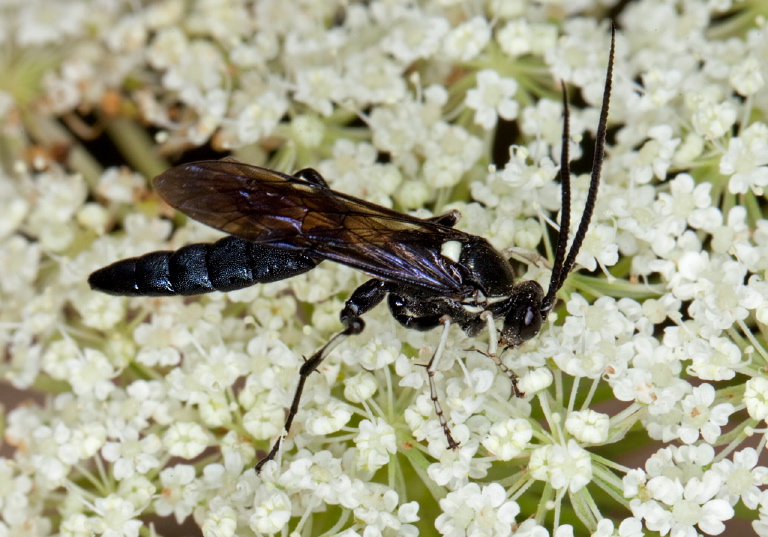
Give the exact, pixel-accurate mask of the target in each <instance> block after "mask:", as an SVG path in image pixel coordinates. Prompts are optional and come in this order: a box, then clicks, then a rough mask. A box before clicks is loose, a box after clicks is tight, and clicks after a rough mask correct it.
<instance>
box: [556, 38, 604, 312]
mask: <svg viewBox="0 0 768 537" xmlns="http://www.w3.org/2000/svg"><path fill="white" fill-rule="evenodd" d="M615 50H616V26H615V24H613V23H611V50H610V52H609V54H608V69H607V70H606V74H605V89H604V90H603V104H602V106H601V107H600V121H599V122H598V124H597V132H596V134H595V156H594V157H593V160H592V175H591V178H590V181H589V192H588V193H587V201H586V203H585V204H584V212H583V213H582V215H581V221H580V222H579V227H578V229H577V230H576V234H575V235H574V237H573V243H572V244H571V249H570V250H568V256H567V257H566V258H565V260H564V261H563V260H562V259H563V255H564V252H565V244H566V242H567V241H568V222H569V218H570V199H571V198H570V196H571V186H570V185H571V181H570V167H569V165H568V160H567V158H568V150H567V146H568V132H567V130H568V103H567V98H566V94H565V89H563V99H564V103H565V105H564V112H565V119H564V121H563V151H562V158H561V162H560V181H561V184H562V186H561V188H562V196H563V201H562V206H563V207H562V210H561V217H560V236H559V237H558V240H557V252H556V254H555V265H554V267H553V269H552V276H551V278H550V280H549V289H548V290H547V296H545V297H544V300H543V301H542V306H541V311H542V314H544V315H545V316H546V314H547V313H549V310H551V309H552V305H553V304H554V302H555V295H556V294H557V292H558V291H559V290H560V288H561V287H562V286H563V283H564V282H565V278H566V277H567V276H568V273H569V272H570V271H571V269H572V268H573V264H574V262H575V261H576V256H577V255H578V254H579V249H581V244H582V243H583V242H584V237H585V236H586V234H587V228H588V227H589V222H590V220H591V219H592V213H593V212H594V210H595V200H596V199H597V189H598V187H599V186H600V172H601V171H602V168H603V158H604V156H605V131H606V129H607V123H608V108H609V105H610V101H611V83H612V77H613V57H614V54H615ZM561 262H562V263H561Z"/></svg>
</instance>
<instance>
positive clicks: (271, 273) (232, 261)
mask: <svg viewBox="0 0 768 537" xmlns="http://www.w3.org/2000/svg"><path fill="white" fill-rule="evenodd" d="M316 265H317V262H316V261H315V260H313V259H312V258H311V257H309V256H307V255H306V254H304V253H302V252H301V251H296V250H286V249H282V248H277V247H275V246H272V245H269V244H256V243H253V242H249V241H245V240H242V239H238V238H236V237H225V238H223V239H221V240H219V241H217V242H215V243H213V244H190V245H188V246H184V247H183V248H180V249H178V250H176V251H160V252H152V253H149V254H146V255H142V256H140V257H132V258H129V259H123V260H122V261H118V262H116V263H112V264H111V265H109V266H106V267H104V268H102V269H100V270H97V271H96V272H94V273H93V274H91V276H90V277H89V278H88V283H89V284H90V286H91V288H92V289H95V290H97V291H102V292H104V293H108V294H111V295H118V296H170V295H197V294H200V293H209V292H211V291H233V290H235V289H242V288H243V287H248V286H250V285H253V284H255V283H269V282H274V281H278V280H282V279H285V278H291V277H293V276H296V275H298V274H302V273H304V272H307V271H308V270H311V269H312V268H314V267H315V266H316Z"/></svg>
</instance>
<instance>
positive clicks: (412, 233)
mask: <svg viewBox="0 0 768 537" xmlns="http://www.w3.org/2000/svg"><path fill="white" fill-rule="evenodd" d="M154 186H155V188H156V189H157V191H158V193H159V194H160V196H161V197H162V198H163V199H164V200H165V201H166V202H167V203H168V204H169V205H171V206H172V207H175V208H176V209H178V210H179V211H181V212H182V213H184V214H186V215H188V216H190V217H192V218H194V219H195V220H198V221H200V222H202V223H204V224H207V225H209V226H211V227H214V228H216V229H220V230H222V231H225V232H226V233H229V234H231V235H234V236H236V237H240V238H241V239H245V240H248V241H251V242H258V243H273V244H275V246H278V247H281V248H288V249H307V250H310V251H311V255H313V256H316V257H318V258H321V259H330V260H332V261H336V262H338V263H343V264H345V265H349V266H351V267H354V268H357V269H360V270H362V271H365V272H367V273H369V274H372V275H374V276H376V277H378V278H381V279H384V280H388V281H393V282H398V283H405V284H410V285H414V286H417V287H422V288H428V289H432V290H434V291H437V292H440V293H445V294H454V293H458V292H460V291H461V290H462V289H463V285H462V281H463V277H462V272H461V270H460V268H459V265H458V263H455V262H453V261H451V260H450V259H448V258H446V257H444V256H442V255H440V248H441V246H442V244H443V243H445V242H446V241H459V242H462V243H466V242H470V241H472V240H477V238H476V237H473V236H472V235H468V234H466V233H463V232H461V231H458V230H455V229H452V228H450V227H447V226H444V225H440V224H437V223H435V222H430V221H427V220H422V219H419V218H415V217H412V216H409V215H407V214H402V213H398V212H397V211H393V210H391V209H387V208H385V207H381V206H379V205H376V204H373V203H369V202H366V201H363V200H360V199H357V198H354V197H352V196H347V195H345V194H341V193H339V192H334V191H333V190H330V189H329V188H328V187H327V186H325V185H324V184H320V183H315V182H313V181H308V180H306V179H304V178H302V177H293V176H290V175H286V174H282V173H280V172H276V171H273V170H268V169H265V168H259V167H257V166H250V165H248V164H243V163H241V162H237V161H235V160H231V159H224V160H211V161H201V162H193V163H190V164H184V165H181V166H177V167H175V168H171V169H170V170H168V171H166V172H164V173H162V174H160V175H159V176H157V177H156V178H155V180H154Z"/></svg>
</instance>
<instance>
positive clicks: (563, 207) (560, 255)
mask: <svg viewBox="0 0 768 537" xmlns="http://www.w3.org/2000/svg"><path fill="white" fill-rule="evenodd" d="M560 87H561V88H562V94H563V141H562V149H561V151H560V198H561V202H560V234H559V235H558V237H557V249H556V251H555V262H554V264H553V265H552V275H551V276H550V277H549V289H548V290H547V296H546V298H545V299H544V301H543V302H542V308H541V309H542V310H543V311H546V312H548V311H549V310H550V309H551V308H552V305H553V303H554V298H555V293H557V291H558V290H559V289H560V287H562V285H563V281H564V280H565V276H564V274H563V259H564V258H565V248H566V246H568V231H569V227H570V223H571V165H570V162H569V159H570V157H569V154H568V145H569V143H570V137H571V135H570V128H571V127H570V116H571V114H570V110H569V108H568V89H567V88H566V87H565V82H563V81H562V80H561V81H560ZM566 274H567V273H566ZM553 290H554V291H553Z"/></svg>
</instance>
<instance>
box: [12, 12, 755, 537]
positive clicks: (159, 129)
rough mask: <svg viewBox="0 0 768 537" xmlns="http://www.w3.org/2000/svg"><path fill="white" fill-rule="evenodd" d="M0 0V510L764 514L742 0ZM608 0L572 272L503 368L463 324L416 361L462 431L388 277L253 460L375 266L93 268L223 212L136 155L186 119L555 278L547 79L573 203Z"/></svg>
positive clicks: (241, 149)
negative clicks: (165, 190)
mask: <svg viewBox="0 0 768 537" xmlns="http://www.w3.org/2000/svg"><path fill="white" fill-rule="evenodd" d="M6 4H7V5H5V6H4V7H3V8H2V9H1V10H0V12H2V15H3V16H2V17H0V44H2V45H3V49H4V51H5V52H4V55H3V57H2V59H0V66H2V73H3V77H2V82H0V147H2V148H3V151H2V152H0V162H1V163H2V166H0V207H1V208H2V209H0V269H2V270H1V271H0V304H2V307H0V352H1V353H2V356H3V358H4V359H3V360H2V361H1V362H0V382H2V383H3V384H2V386H3V388H2V390H0V391H2V392H5V391H7V392H9V395H8V396H7V397H6V395H5V394H3V398H2V403H3V404H4V405H7V409H8V411H7V412H6V415H5V419H4V420H2V421H0V428H1V430H2V432H3V438H4V440H5V443H6V445H7V446H8V447H9V448H12V450H13V452H12V453H10V452H6V453H8V454H6V455H5V456H4V457H2V458H0V537H5V536H6V535H7V536H15V535H24V536H27V535H34V536H40V537H42V536H46V535H61V536H63V537H70V536H71V537H75V536H86V535H105V536H109V537H112V536H125V537H134V536H136V535H138V534H139V533H140V532H141V533H142V534H148V535H153V534H160V533H161V530H159V529H157V528H155V527H154V526H152V527H150V525H151V524H157V521H158V520H159V517H164V518H166V519H168V518H170V517H172V520H170V523H171V524H172V523H174V522H175V523H176V524H177V525H179V526H180V525H181V524H182V523H185V521H186V522H193V523H194V524H196V525H197V526H198V527H199V528H201V530H202V532H203V533H204V534H205V535H206V536H208V537H231V536H234V535H257V534H258V535H261V534H278V533H279V534H282V535H315V534H327V535H344V536H347V537H353V536H357V535H365V536H366V537H374V536H378V535H404V536H413V535H417V534H419V533H424V534H432V533H434V532H435V531H437V532H438V533H440V534H441V535H446V536H451V537H460V536H461V537H463V536H472V537H481V536H502V537H503V536H508V535H516V536H531V537H533V536H536V537H541V536H545V535H552V536H557V537H570V536H572V535H588V534H589V535H592V536H595V537H616V536H620V537H637V536H640V535H643V534H644V533H643V532H644V531H652V532H658V533H659V534H661V535H667V534H670V535H675V536H682V537H688V536H691V537H694V536H696V535H697V534H700V533H703V534H707V535H718V534H723V533H725V532H727V531H728V529H729V524H730V523H732V522H731V519H733V518H734V517H735V516H736V515H735V513H737V512H747V513H749V515H750V518H751V520H752V528H753V529H754V531H755V532H756V533H757V534H759V535H761V536H768V491H767V490H766V488H765V486H766V485H767V484H768V469H766V467H765V466H762V465H761V464H760V461H761V460H764V458H765V450H766V439H767V438H768V436H767V435H766V433H768V426H767V425H766V422H767V421H768V379H767V378H766V375H765V371H766V364H767V363H768V343H767V342H766V336H765V334H766V326H768V284H766V282H765V281H764V280H765V278H766V272H767V271H768V261H766V260H768V217H766V202H765V199H764V195H765V193H766V187H767V186H768V119H766V117H768V91H767V90H766V88H765V80H766V77H768V23H766V20H765V9H764V6H762V0H740V1H734V2H731V1H730V0H687V1H686V2H677V1H674V0H636V1H634V2H616V1H613V0H599V1H598V0H579V1H572V0H549V1H547V2H541V1H534V0H461V1H457V0H424V1H421V2H413V1H410V0H371V1H365V2H364V1H349V0H332V1H311V0H155V1H152V2H143V3H142V2H138V3H137V2H130V1H127V0H110V1H106V0H68V1H67V2H56V1H54V0H26V1H25V2H7V3H6ZM608 6H612V10H611V11H609V8H608ZM609 13H610V14H611V16H614V17H616V23H617V27H618V32H617V55H616V65H615V69H614V75H613V97H612V101H611V109H610V118H609V136H608V150H607V154H606V158H605V161H604V165H603V180H602V183H601V185H600V193H599V196H598V201H597V206H596V208H595V213H594V217H593V221H592V224H591V226H590V228H589V232H588V233H587V235H586V238H585V240H584V244H583V246H582V249H581V252H580V254H579V256H578V257H577V263H578V264H579V265H580V266H581V267H582V268H583V269H584V272H587V271H591V272H592V274H589V275H587V274H584V273H581V274H576V273H574V274H572V275H571V276H570V278H569V279H568V281H567V283H566V285H565V287H564V289H563V291H562V293H561V295H562V298H563V303H562V304H560V305H559V306H556V308H555V310H554V311H553V313H552V314H551V315H550V316H549V319H550V321H553V322H549V323H547V325H546V326H545V327H544V328H543V329H542V331H541V334H539V336H538V337H537V338H536V339H534V340H532V341H530V342H528V343H526V344H524V345H523V346H521V347H519V348H516V349H511V350H508V351H505V353H504V354H503V355H502V361H503V364H504V367H505V368H507V370H508V371H511V372H514V373H516V374H517V375H518V376H519V388H520V390H521V391H522V392H524V393H525V397H524V398H510V397H509V395H510V389H511V386H510V381H509V378H507V375H505V374H503V373H502V372H501V371H500V370H499V368H498V367H497V366H496V365H495V364H494V363H493V362H492V361H491V360H489V359H488V358H487V357H486V356H484V355H482V353H478V352H475V351H474V350H473V349H479V350H485V348H486V347H487V341H485V340H484V339H483V338H484V337H485V336H481V337H478V338H468V337H467V336H466V335H465V334H463V333H461V332H460V331H459V329H458V328H457V327H454V330H453V331H451V333H450V334H449V337H448V341H447V346H446V350H445V353H444V356H443V358H444V359H443V360H442V361H441V364H440V365H441V370H440V371H438V372H437V374H436V375H435V383H436V386H437V391H438V394H439V400H440V404H441V405H442V409H443V410H444V412H445V417H446V419H447V421H448V425H449V426H450V428H451V432H452V435H453V437H454V438H455V439H456V440H457V441H458V442H459V443H460V445H459V447H458V448H457V449H456V450H450V449H447V443H446V437H445V434H444V430H443V427H442V426H441V423H440V421H439V420H438V417H437V415H436V412H435V406H434V403H433V401H432V399H431V397H430V391H429V387H428V384H427V378H426V374H425V372H424V368H423V367H421V366H420V364H424V363H426V362H427V361H429V359H430V357H431V356H432V353H433V352H434V349H435V346H436V344H437V340H438V338H439V336H438V335H437V334H436V333H433V332H416V331H410V330H406V329H404V328H402V327H400V326H399V325H397V323H396V322H395V321H394V320H393V319H392V318H391V316H389V315H388V313H387V311H386V308H385V307H384V306H382V307H379V308H377V309H375V310H374V311H371V312H369V313H367V314H366V315H365V321H366V324H367V327H366V330H365V332H363V333H362V334H361V335H359V336H355V337H353V338H350V339H349V340H348V341H346V342H345V343H343V344H342V345H341V346H340V347H339V348H338V349H337V350H335V351H334V352H333V353H331V355H330V356H329V357H328V359H327V360H326V361H325V362H324V363H323V364H322V366H321V367H320V368H319V369H318V373H319V374H317V375H311V377H310V378H309V379H308V381H307V387H306V390H305V392H304V395H303V397H302V401H301V403H302V407H301V410H300V411H299V413H298V415H297V416H296V419H295V421H294V423H293V426H292V427H291V430H290V431H288V435H287V437H286V439H285V441H284V442H283V445H282V448H281V450H280V452H279V453H278V455H277V457H276V459H275V460H274V461H272V462H269V463H268V464H266V465H265V467H264V468H263V471H262V472H261V474H259V475H257V474H256V472H255V471H254V469H253V466H254V464H255V462H256V460H257V459H258V458H260V457H263V456H264V455H265V454H266V452H267V451H266V450H268V449H269V447H270V446H271V442H272V441H274V440H275V439H276V438H277V437H278V436H279V435H281V434H282V433H283V432H284V431H283V427H284V422H285V408H286V407H288V406H289V405H290V404H291V401H292V398H293V392H294V389H295V385H296V382H297V379H298V374H297V372H298V369H299V367H300V366H301V364H302V356H311V355H312V354H313V353H314V352H315V350H316V349H317V348H319V347H320V346H322V345H323V344H324V343H325V342H326V341H328V338H329V337H331V336H332V335H333V334H334V333H335V332H337V331H338V330H339V327H340V323H339V320H338V314H339V311H340V310H341V309H342V307H343V304H344V301H345V300H346V299H347V298H348V297H349V296H350V293H351V292H352V291H353V290H354V289H355V287H356V286H357V285H359V284H360V283H361V282H362V281H364V278H365V276H364V275H362V274H360V273H357V272H354V271H353V270H351V269H349V268H347V267H344V266H339V265H333V264H331V263H323V264H322V265H320V266H318V267H317V268H315V269H313V270H312V271H311V272H309V273H308V274H307V275H304V276H300V277H297V278H294V279H291V280H288V281H281V282H275V283H271V284H265V285H257V286H254V287H252V288H248V289H244V290H241V291H236V292H232V293H228V294H226V295H224V294H218V293H214V294H211V295H207V296H205V297H201V298H185V299H182V298H179V297H173V298H162V299H161V298H142V297H136V298H130V299H128V298H123V297H113V296H108V295H104V294H100V293H96V292H93V291H91V290H90V289H88V286H87V284H86V281H87V277H88V274H89V273H90V272H92V271H93V270H95V269H97V268H99V267H101V266H104V265H106V264H109V263H111V262H114V261H116V260H119V259H122V258H126V257H132V256H137V255H141V254H144V253H147V252H150V251H153V250H171V249H174V248H178V247H180V246H182V245H184V244H188V243H191V242H200V241H211V240H215V239H216V238H218V237H219V236H220V233H218V232H216V231H213V230H210V229H208V228H205V227H204V226H201V225H199V224H197V223H194V222H184V221H183V220H181V219H179V218H177V217H175V216H174V213H173V212H172V211H171V210H169V208H168V207H167V206H165V205H163V204H162V203H160V202H159V200H158V199H157V197H156V196H155V195H154V194H153V193H152V192H151V190H150V189H149V188H148V187H147V182H146V177H148V176H152V175H155V174H157V173H159V172H160V171H162V170H163V169H164V168H165V166H167V163H166V162H164V161H163V159H162V157H161V155H170V154H176V153H179V152H181V151H183V150H187V149H190V148H197V147H198V146H201V145H205V146H206V147H207V150H210V151H211V152H213V151H217V150H218V151H223V150H226V151H228V152H230V153H232V154H233V155H234V156H237V157H238V158H240V159H241V160H245V161H248V162H251V163H254V164H258V165H262V166H265V167H269V168H274V169H279V170H281V171H285V172H293V171H295V170H297V169H300V168H302V167H308V166H311V167H314V168H316V169H318V170H319V171H320V172H321V173H322V174H323V176H324V177H326V179H327V180H328V182H329V184H330V185H331V186H332V188H334V189H336V190H338V191H341V192H344V193H346V194H349V195H352V196H357V197H360V198H363V199H365V200H368V201H371V202H373V203H377V204H380V205H383V206H386V207H391V208H395V209H397V210H401V211H415V213H414V214H417V215H418V216H425V217H426V216H432V215H433V214H437V213H441V212H445V211H447V210H452V209H458V210H460V211H461V212H462V214H463V220H462V221H460V222H459V223H458V227H460V228H461V229H463V230H465V231H467V232H469V233H473V234H476V235H480V236H483V237H486V238H487V239H488V240H489V241H491V242H492V243H493V244H494V246H496V247H497V248H499V249H504V248H509V249H510V250H509V251H510V252H511V253H512V254H514V255H516V256H518V257H522V258H524V259H525V260H526V263H527V274H526V276H525V277H526V278H527V279H536V280H537V281H539V282H540V283H541V284H542V285H543V286H544V287H545V288H546V286H547V282H548V278H549V270H548V268H547V262H546V261H545V260H543V259H540V258H538V256H537V254H536V252H540V253H541V254H542V255H545V256H546V257H549V258H552V257H553V256H552V255H551V253H552V252H551V251H552V244H551V233H550V231H551V228H552V227H556V224H555V223H554V222H555V221H556V220H557V219H558V215H557V213H558V212H559V211H560V208H561V207H560V204H561V202H560V186H559V181H558V173H559V168H560V163H559V158H560V149H561V148H560V145H561V144H562V143H563V142H562V125H563V123H562V113H563V106H562V101H561V98H560V93H559V92H560V89H559V84H558V83H557V82H558V80H562V81H563V82H565V83H566V84H567V85H568V86H569V88H570V92H571V98H570V101H571V102H574V103H577V104H574V105H572V107H571V115H570V129H571V140H570V141H569V142H568V143H569V144H570V153H571V155H572V159H573V163H572V169H573V177H572V183H573V192H572V198H573V202H572V203H573V205H574V210H573V211H572V212H571V218H572V222H571V229H574V228H575V226H576V225H578V221H579V217H580V215H581V211H580V208H581V207H582V206H583V205H584V201H585V199H586V192H587V188H588V181H589V173H588V172H589V163H590V162H591V147H592V146H593V138H594V135H595V128H596V125H597V122H598V114H599V105H600V102H601V99H602V89H603V81H604V76H605V68H606V63H607V56H608V36H609V33H610V23H609V21H608V20H607V19H606V18H605V17H607V16H608V14H609ZM759 13H762V15H759ZM98 135H101V137H100V138H99V142H98V143H93V142H92V139H93V138H94V137H95V136H98ZM105 140H106V141H107V143H106V144H102V143H101V142H103V141H105ZM105 146H109V147H110V148H111V149H104V147H105ZM115 153H119V155H118V156H119V158H118V157H116V156H115ZM116 163H119V164H120V165H122V166H121V167H118V166H115V165H114V164H116ZM129 168H131V169H134V170H136V171H135V172H132V171H128V170H129ZM512 247H515V248H514V249H513V248H512ZM520 250H524V251H526V252H527V253H526V254H523V255H522V256H521V255H520ZM512 254H511V255H512ZM524 269H525V267H523V270H521V272H524V271H525V270H524ZM11 386H12V387H13V388H15V390H23V391H25V395H28V396H29V399H30V402H28V403H26V404H18V403H17V402H14V401H12V399H11V395H10V392H11V391H12V390H10V389H7V390H6V389H5V387H11ZM608 402H611V403H612V404H608ZM598 403H599V406H598ZM750 439H752V440H754V439H757V441H756V442H754V443H752V444H750V445H745V444H746V442H748V441H749V440H750ZM635 449H636V450H637V451H636V452H634V453H632V455H633V460H635V461H637V460H639V459H642V458H645V459H646V460H645V462H644V463H637V462H635V463H633V464H632V467H629V463H627V462H626V461H627V460H628V458H627V455H629V453H628V452H629V451H634V450H635ZM648 453H650V455H648ZM638 466H639V467H638ZM598 491H600V494H599V495H598V494H596V492H598ZM606 492H607V494H605V493H606ZM568 502H570V506H567V507H564V504H565V503H568ZM622 509H623V511H622ZM608 513H611V515H610V516H613V517H615V518H613V519H611V518H609V515H608ZM617 513H623V515H621V514H619V515H617ZM190 519H191V520H190ZM158 528H159V525H158ZM180 531H183V530H180V529H179V528H178V527H175V528H173V529H172V530H168V531H167V534H168V535H175V534H178V533H179V532H180Z"/></svg>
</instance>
